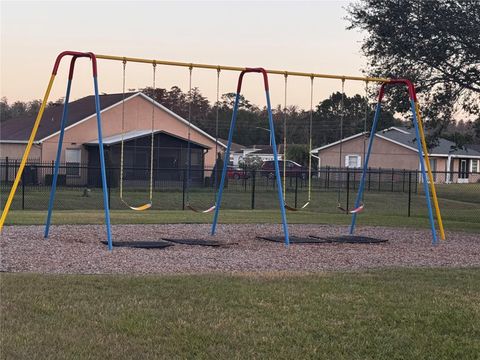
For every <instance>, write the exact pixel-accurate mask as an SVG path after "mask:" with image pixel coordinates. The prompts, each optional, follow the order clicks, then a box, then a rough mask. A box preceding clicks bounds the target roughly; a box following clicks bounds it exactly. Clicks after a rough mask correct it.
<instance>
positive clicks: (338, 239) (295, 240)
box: [257, 235, 388, 244]
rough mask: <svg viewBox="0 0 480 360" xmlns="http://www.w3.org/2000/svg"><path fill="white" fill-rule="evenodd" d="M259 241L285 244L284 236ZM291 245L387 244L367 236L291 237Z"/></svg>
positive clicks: (264, 238) (262, 238)
mask: <svg viewBox="0 0 480 360" xmlns="http://www.w3.org/2000/svg"><path fill="white" fill-rule="evenodd" d="M257 239H261V240H267V241H273V242H278V243H284V242H285V237H284V236H258V237H257ZM289 239H290V244H334V243H337V244H379V243H384V242H387V241H388V240H385V239H376V238H371V237H367V236H354V235H344V236H315V235H309V236H308V237H298V236H290V238H289Z"/></svg>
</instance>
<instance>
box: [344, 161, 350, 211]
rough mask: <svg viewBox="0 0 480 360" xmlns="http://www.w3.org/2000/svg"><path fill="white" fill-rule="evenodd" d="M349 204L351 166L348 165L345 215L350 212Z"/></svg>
mask: <svg viewBox="0 0 480 360" xmlns="http://www.w3.org/2000/svg"><path fill="white" fill-rule="evenodd" d="M349 205H350V168H348V167H347V211H345V215H348V214H349V212H348V210H349Z"/></svg>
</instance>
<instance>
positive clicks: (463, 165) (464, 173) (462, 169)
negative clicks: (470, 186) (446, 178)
mask: <svg viewBox="0 0 480 360" xmlns="http://www.w3.org/2000/svg"><path fill="white" fill-rule="evenodd" d="M468 175H469V173H468V160H467V159H460V166H459V167H458V182H459V183H467V182H468Z"/></svg>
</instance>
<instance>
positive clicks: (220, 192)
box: [211, 92, 240, 235]
mask: <svg viewBox="0 0 480 360" xmlns="http://www.w3.org/2000/svg"><path fill="white" fill-rule="evenodd" d="M239 102H240V92H237V95H236V96H235V105H234V106H233V113H232V120H231V121H230V130H229V132H228V142H227V150H225V156H224V159H223V169H222V178H221V179H220V186H219V188H218V192H217V201H216V206H215V214H214V215H213V222H212V231H211V234H212V235H215V231H216V229H217V221H218V213H219V212H220V205H221V204H222V195H223V187H224V186H225V178H226V176H227V167H228V160H229V159H230V148H231V146H232V139H233V131H234V129H235V123H236V122H237V114H238V104H239Z"/></svg>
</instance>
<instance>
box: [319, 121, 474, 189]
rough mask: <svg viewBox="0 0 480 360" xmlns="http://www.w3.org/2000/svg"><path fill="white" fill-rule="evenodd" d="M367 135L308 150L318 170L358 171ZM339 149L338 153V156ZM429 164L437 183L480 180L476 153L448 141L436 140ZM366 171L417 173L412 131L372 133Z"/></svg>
mask: <svg viewBox="0 0 480 360" xmlns="http://www.w3.org/2000/svg"><path fill="white" fill-rule="evenodd" d="M367 137H368V134H365V133H359V134H356V135H353V136H350V137H348V138H345V139H343V140H342V141H341V142H340V141H336V142H333V143H330V144H327V145H324V146H321V147H318V148H315V149H313V150H312V155H313V156H317V157H318V161H319V167H320V166H321V167H327V166H328V167H336V168H338V167H339V165H340V166H341V167H350V168H361V167H362V166H363V161H364V154H365V152H366V148H367V146H368V138H367ZM340 148H341V153H340ZM429 155H430V164H431V168H432V171H433V172H434V178H435V181H436V182H438V183H445V182H447V183H449V182H458V183H468V182H477V181H480V174H479V172H480V152H478V151H476V150H473V149H458V148H457V147H456V146H455V144H454V143H453V142H451V141H448V140H445V139H440V140H439V144H438V146H436V147H435V148H433V149H431V150H430V153H429ZM368 166H369V167H370V168H376V169H378V168H382V169H392V168H393V169H405V170H418V169H420V163H419V159H418V150H417V144H416V138H415V130H414V129H413V128H412V129H409V128H407V127H391V128H388V129H385V130H382V131H379V132H377V133H376V134H375V141H374V142H373V146H372V152H371V155H370V160H369V163H368Z"/></svg>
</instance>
